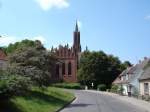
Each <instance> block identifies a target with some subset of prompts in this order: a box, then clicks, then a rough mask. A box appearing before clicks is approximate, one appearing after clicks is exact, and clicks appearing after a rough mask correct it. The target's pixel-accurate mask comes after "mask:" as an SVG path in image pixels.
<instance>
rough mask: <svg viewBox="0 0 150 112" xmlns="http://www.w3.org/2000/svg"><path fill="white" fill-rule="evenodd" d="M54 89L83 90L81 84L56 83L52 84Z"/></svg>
mask: <svg viewBox="0 0 150 112" xmlns="http://www.w3.org/2000/svg"><path fill="white" fill-rule="evenodd" d="M52 86H54V87H59V88H66V89H81V88H82V87H81V85H80V84H79V83H56V84H52Z"/></svg>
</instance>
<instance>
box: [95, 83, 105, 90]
mask: <svg viewBox="0 0 150 112" xmlns="http://www.w3.org/2000/svg"><path fill="white" fill-rule="evenodd" d="M106 88H107V87H106V85H105V84H99V85H98V86H97V89H98V90H99V91H106Z"/></svg>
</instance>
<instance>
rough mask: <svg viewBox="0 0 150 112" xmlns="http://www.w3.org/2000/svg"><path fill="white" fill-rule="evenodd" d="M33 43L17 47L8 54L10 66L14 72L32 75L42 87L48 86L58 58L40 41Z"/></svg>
mask: <svg viewBox="0 0 150 112" xmlns="http://www.w3.org/2000/svg"><path fill="white" fill-rule="evenodd" d="M14 45H16V44H14ZM33 45H35V46H32V47H31V46H30V45H29V46H26V47H20V48H17V49H16V50H15V51H14V52H13V53H11V55H9V56H8V60H9V63H10V67H9V68H10V70H11V72H13V73H16V74H20V75H22V76H27V77H30V78H31V80H32V82H34V84H36V85H38V86H40V87H41V86H43V85H44V86H46V85H48V84H49V83H50V79H51V74H52V72H53V66H54V64H55V61H56V59H55V58H54V56H53V55H52V54H51V53H49V52H48V51H47V50H46V49H45V48H44V47H43V45H42V44H41V42H40V41H34V43H33Z"/></svg>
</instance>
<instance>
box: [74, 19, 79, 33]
mask: <svg viewBox="0 0 150 112" xmlns="http://www.w3.org/2000/svg"><path fill="white" fill-rule="evenodd" d="M78 31H79V27H78V21H77V20H76V27H75V32H78Z"/></svg>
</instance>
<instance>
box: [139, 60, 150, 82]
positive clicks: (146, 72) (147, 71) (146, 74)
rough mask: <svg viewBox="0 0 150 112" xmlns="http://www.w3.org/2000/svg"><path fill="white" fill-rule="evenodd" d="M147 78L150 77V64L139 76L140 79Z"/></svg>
mask: <svg viewBox="0 0 150 112" xmlns="http://www.w3.org/2000/svg"><path fill="white" fill-rule="evenodd" d="M149 63H150V62H149ZM146 79H150V66H148V67H146V69H145V70H144V72H143V74H142V75H141V77H140V78H139V80H146Z"/></svg>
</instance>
